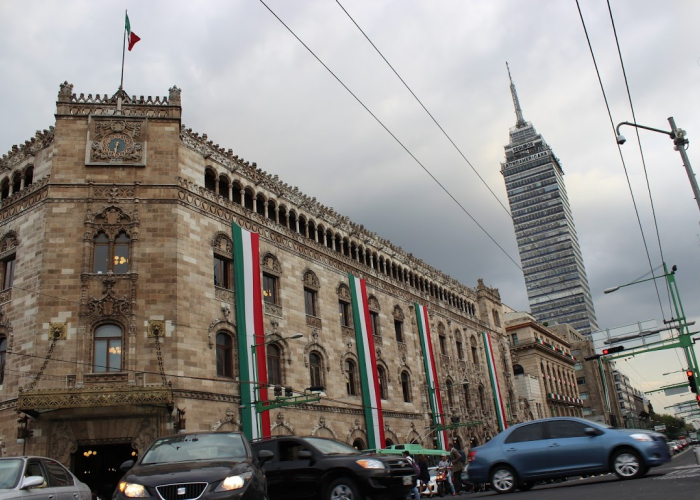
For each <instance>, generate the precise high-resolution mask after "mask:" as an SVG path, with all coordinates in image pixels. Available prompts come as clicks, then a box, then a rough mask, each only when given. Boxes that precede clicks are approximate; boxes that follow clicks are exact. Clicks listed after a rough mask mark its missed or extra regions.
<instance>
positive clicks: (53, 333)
mask: <svg viewBox="0 0 700 500" xmlns="http://www.w3.org/2000/svg"><path fill="white" fill-rule="evenodd" d="M67 332H68V325H67V324H66V323H49V338H50V339H56V340H66V338H67V336H68V335H67Z"/></svg>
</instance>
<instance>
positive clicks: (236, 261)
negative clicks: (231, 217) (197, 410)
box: [231, 223, 270, 440]
mask: <svg viewBox="0 0 700 500" xmlns="http://www.w3.org/2000/svg"><path fill="white" fill-rule="evenodd" d="M231 232H232V236H233V267H234V278H235V290H236V327H237V330H238V363H239V366H240V383H241V424H242V426H243V433H244V434H245V435H246V437H247V438H248V439H249V440H250V439H258V438H261V437H268V436H270V414H269V412H267V411H264V412H262V413H258V411H257V409H256V403H257V402H258V401H260V402H262V403H263V404H264V403H265V402H266V401H267V365H266V362H267V355H266V353H265V344H264V343H265V332H264V329H263V309H262V308H263V298H262V287H261V284H260V281H261V274H260V246H259V237H260V235H258V234H257V233H251V232H250V231H246V230H245V229H243V228H242V227H240V226H239V225H237V224H235V223H231Z"/></svg>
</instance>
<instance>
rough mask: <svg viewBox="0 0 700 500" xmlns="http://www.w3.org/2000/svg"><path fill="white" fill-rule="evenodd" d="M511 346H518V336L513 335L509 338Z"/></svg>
mask: <svg viewBox="0 0 700 500" xmlns="http://www.w3.org/2000/svg"><path fill="white" fill-rule="evenodd" d="M510 338H511V341H512V344H513V345H518V334H517V333H514V334H513V335H511V336H510Z"/></svg>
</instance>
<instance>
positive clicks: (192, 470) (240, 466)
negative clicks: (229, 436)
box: [123, 460, 250, 486]
mask: <svg viewBox="0 0 700 500" xmlns="http://www.w3.org/2000/svg"><path fill="white" fill-rule="evenodd" d="M248 470H250V463H248V462H231V461H226V460H224V461H222V460H216V461H210V460H197V461H190V462H178V463H167V464H165V463H164V464H152V465H135V466H134V467H133V468H132V469H131V470H129V472H127V473H126V474H125V475H124V479H123V480H124V481H127V482H129V483H137V484H142V485H144V486H159V485H163V484H175V483H202V482H206V483H211V482H214V481H220V480H222V479H224V478H225V477H228V476H234V475H236V474H241V473H243V472H246V471H248Z"/></svg>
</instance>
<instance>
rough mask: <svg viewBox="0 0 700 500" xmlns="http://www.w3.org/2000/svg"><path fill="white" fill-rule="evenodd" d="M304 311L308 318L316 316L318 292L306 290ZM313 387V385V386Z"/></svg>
mask: <svg viewBox="0 0 700 500" xmlns="http://www.w3.org/2000/svg"><path fill="white" fill-rule="evenodd" d="M304 310H305V311H306V315H307V316H316V291H315V290H311V289H309V288H304ZM312 385H313V384H312Z"/></svg>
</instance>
